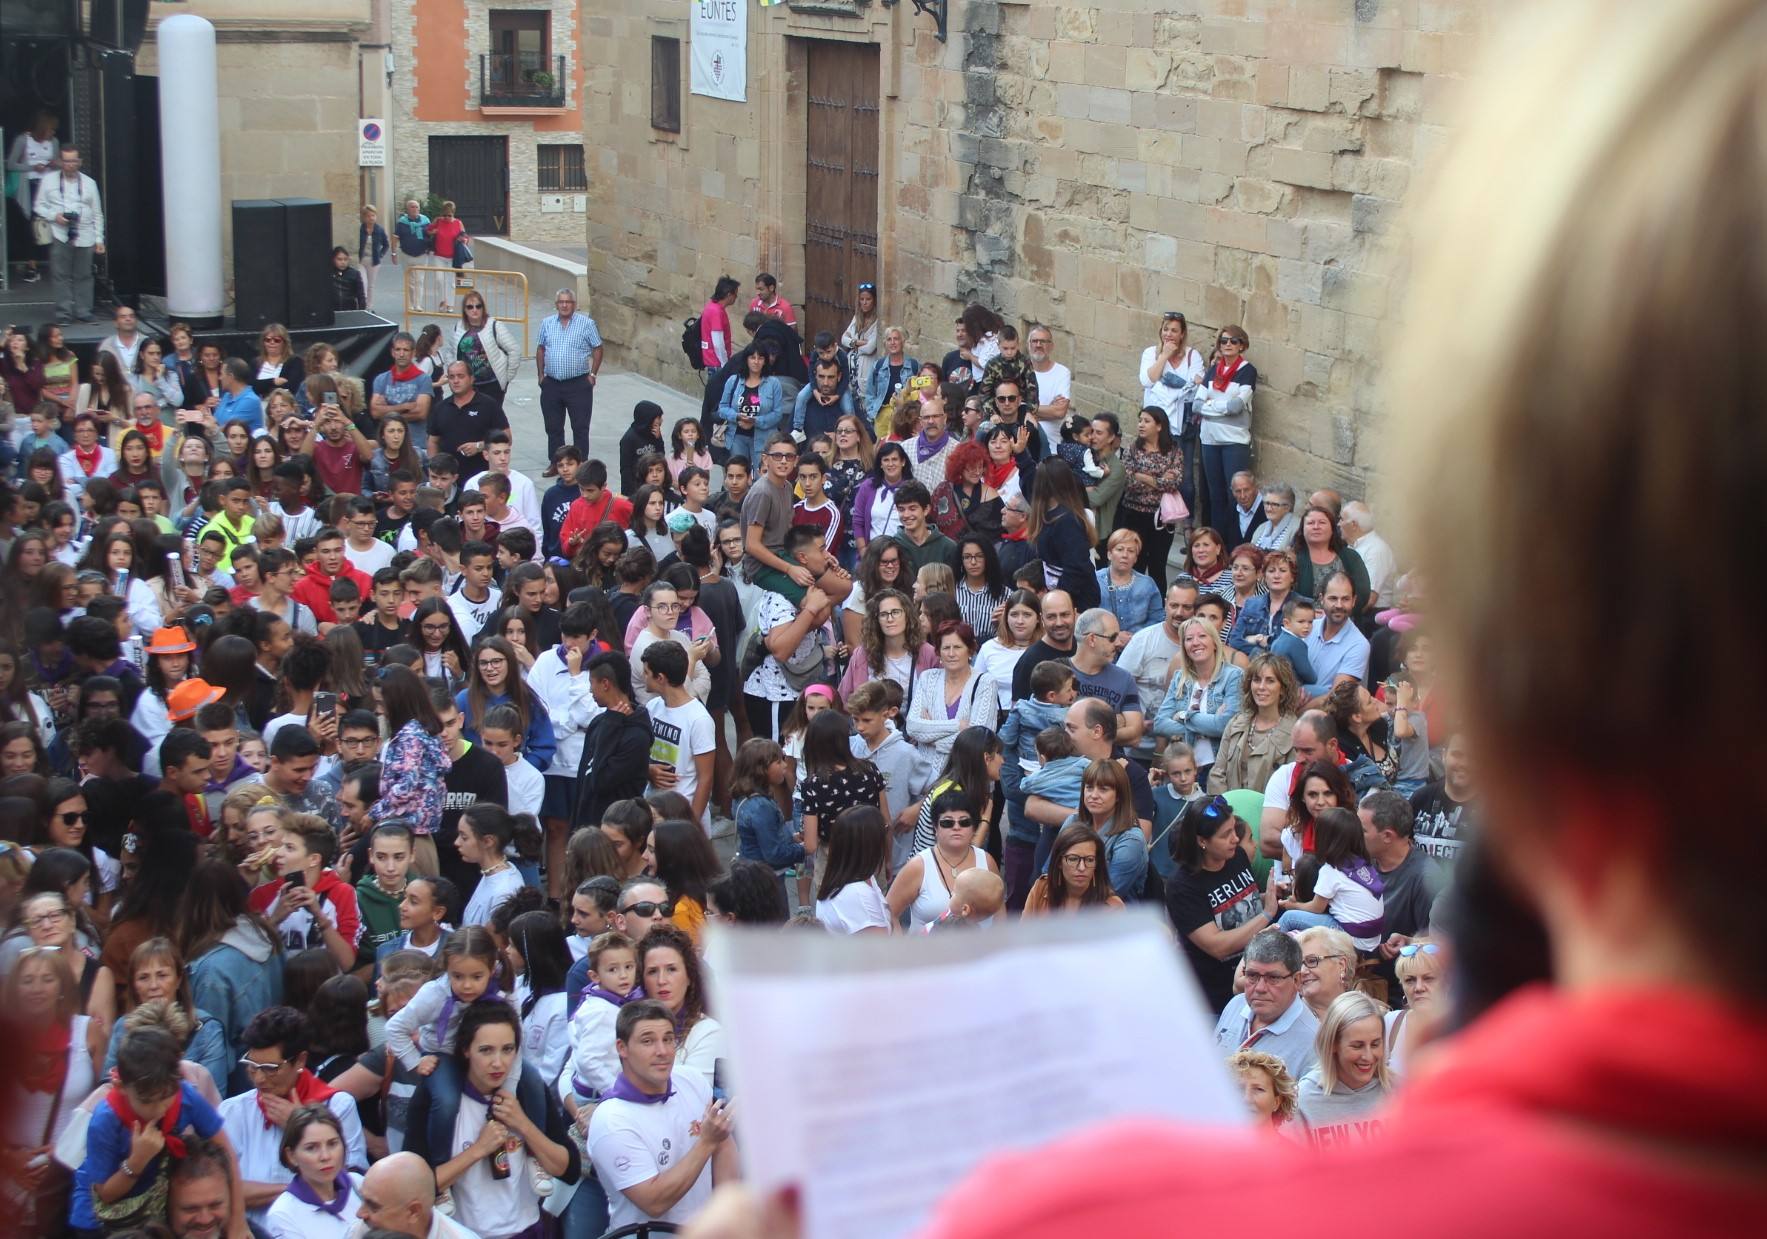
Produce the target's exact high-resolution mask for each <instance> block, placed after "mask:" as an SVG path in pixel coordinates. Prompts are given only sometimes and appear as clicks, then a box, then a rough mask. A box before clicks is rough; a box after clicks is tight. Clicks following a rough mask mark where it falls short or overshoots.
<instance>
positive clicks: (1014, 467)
mask: <svg viewBox="0 0 1767 1239" xmlns="http://www.w3.org/2000/svg"><path fill="white" fill-rule="evenodd" d="M1017 472H1018V461H1016V460H1011V459H1008V460H1006V461H1004V462H1003V463H1001V464H998V465H997V464H995V463H994V462H993V461H989V462H988V467H987V470H986V472H984V473H983V474H982V477H984V478H985V479H987V482H988V485H989V486H992V487H993V488H994V489H995V490H999V489H1000V488H1001V487H1002V486H1004V485H1006V479H1007V478H1009V477H1011V476H1012V475H1013V474H1015V473H1017Z"/></svg>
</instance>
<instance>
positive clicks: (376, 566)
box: [344, 538, 395, 609]
mask: <svg viewBox="0 0 1767 1239" xmlns="http://www.w3.org/2000/svg"><path fill="white" fill-rule="evenodd" d="M394 553H395V552H394V551H393V548H392V546H391V544H390V543H386V542H382V541H381V540H380V539H379V538H376V539H374V541H373V542H372V543H370V544H369V546H368V548H367V549H366V550H360V551H359V550H357V549H356V548H355V547H354V546H352V545H351V544H350V540H349V539H348V538H345V539H344V558H345V559H347V560H349V561H350V565H351V566H352V567H353V568H355V569H356V571H358V572H360V573H362V574H363V575H364V576H367V577H370V578H372V577H373V576H374V574H375V573H377V572H379V571H380V570H381V569H382V568H384V567H386V566H387V565H388V564H390V563H392V562H393V555H394ZM364 609H366V608H364Z"/></svg>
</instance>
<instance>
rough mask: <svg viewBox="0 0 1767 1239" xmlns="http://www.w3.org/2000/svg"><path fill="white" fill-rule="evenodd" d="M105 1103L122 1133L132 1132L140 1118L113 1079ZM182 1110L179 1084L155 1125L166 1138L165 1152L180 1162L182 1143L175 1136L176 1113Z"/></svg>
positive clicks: (182, 1155)
mask: <svg viewBox="0 0 1767 1239" xmlns="http://www.w3.org/2000/svg"><path fill="white" fill-rule="evenodd" d="M113 1076H114V1073H113ZM105 1102H106V1104H108V1105H109V1106H110V1109H111V1113H112V1114H114V1115H116V1116H117V1122H119V1123H121V1124H122V1125H123V1130H124V1131H134V1130H135V1124H137V1123H139V1122H141V1121H142V1119H141V1116H140V1115H139V1114H136V1113H135V1107H134V1106H131V1105H130V1104H129V1099H128V1098H127V1097H125V1096H124V1095H123V1089H122V1086H121V1085H119V1084H117V1083H116V1081H115V1079H114V1078H113V1079H112V1081H111V1090H110V1095H109V1096H107V1097H106V1098H105ZM183 1108H184V1086H183V1084H182V1083H180V1084H179V1086H178V1091H177V1092H176V1093H174V1094H172V1104H171V1105H170V1106H168V1107H167V1108H166V1112H165V1113H164V1114H162V1115H160V1120H159V1123H158V1124H157V1126H158V1127H159V1129H160V1135H162V1136H164V1137H165V1138H166V1152H168V1153H170V1154H171V1155H172V1156H173V1157H176V1158H179V1159H180V1160H182V1159H183V1157H184V1153H185V1149H184V1141H183V1140H182V1139H180V1138H179V1136H178V1135H177V1131H178V1112H179V1111H180V1110H182V1109H183Z"/></svg>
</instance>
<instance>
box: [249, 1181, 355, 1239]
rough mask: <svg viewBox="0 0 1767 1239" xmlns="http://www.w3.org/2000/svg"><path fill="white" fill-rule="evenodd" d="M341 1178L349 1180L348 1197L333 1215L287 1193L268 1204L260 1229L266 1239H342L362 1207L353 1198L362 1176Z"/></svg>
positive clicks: (353, 1223)
mask: <svg viewBox="0 0 1767 1239" xmlns="http://www.w3.org/2000/svg"><path fill="white" fill-rule="evenodd" d="M344 1177H345V1178H346V1179H348V1180H349V1184H350V1187H349V1194H348V1195H347V1196H346V1197H345V1198H344V1206H343V1208H342V1209H341V1210H340V1211H339V1212H337V1213H335V1214H332V1213H327V1212H326V1211H325V1210H324V1209H316V1208H314V1207H313V1206H312V1205H310V1204H308V1203H307V1202H306V1201H304V1200H301V1199H299V1198H297V1197H295V1196H294V1195H292V1194H291V1193H289V1192H284V1193H282V1195H280V1196H278V1197H277V1198H276V1199H275V1200H272V1201H271V1202H270V1208H269V1209H268V1210H267V1211H266V1212H265V1214H264V1229H265V1230H267V1231H269V1232H270V1239H344V1236H345V1235H348V1234H349V1233H350V1231H351V1230H352V1229H354V1227H355V1225H356V1211H357V1210H358V1209H360V1208H361V1207H362V1198H361V1197H359V1196H358V1195H356V1187H357V1185H358V1184H360V1183H361V1182H362V1176H360V1175H355V1174H349V1173H347V1172H346V1173H345V1175H344ZM291 1182H292V1180H291Z"/></svg>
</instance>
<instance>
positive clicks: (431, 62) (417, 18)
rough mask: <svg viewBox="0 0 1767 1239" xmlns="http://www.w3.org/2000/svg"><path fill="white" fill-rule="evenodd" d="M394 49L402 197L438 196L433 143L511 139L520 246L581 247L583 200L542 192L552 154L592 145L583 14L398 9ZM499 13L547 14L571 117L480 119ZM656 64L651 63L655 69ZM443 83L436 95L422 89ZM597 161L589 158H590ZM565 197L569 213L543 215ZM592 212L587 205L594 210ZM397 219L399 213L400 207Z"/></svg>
mask: <svg viewBox="0 0 1767 1239" xmlns="http://www.w3.org/2000/svg"><path fill="white" fill-rule="evenodd" d="M389 2H390V5H391V10H392V18H393V20H392V21H391V23H390V26H391V34H392V39H391V41H392V47H393V64H394V69H393V77H394V80H393V90H392V92H391V97H392V99H393V100H394V103H393V116H392V133H393V139H392V148H393V152H392V161H391V162H392V173H393V175H392V190H393V192H394V194H395V195H396V196H397V198H398V201H399V203H403V201H404V200H405V199H406V198H407V197H411V196H417V197H420V198H421V197H422V196H423V194H424V193H425V192H427V190H428V188H429V138H430V137H431V136H432V135H435V136H446V135H460V136H469V135H495V136H502V137H507V138H508V140H509V141H508V147H509V225H508V228H507V230H506V232H505V235H507V236H508V237H510V238H511V239H512V240H517V241H562V242H568V243H572V244H581V243H582V240H583V228H584V219H585V217H586V209H585V210H577V209H575V207H576V203H575V202H574V199H575V198H578V197H581V196H582V193H583V191H581V190H577V191H554V190H547V191H544V192H542V191H541V189H540V188H539V183H540V181H539V164H540V150H539V148H540V147H541V145H542V144H553V143H571V144H578V143H581V142H582V140H583V136H582V135H583V115H582V109H581V105H582V94H583V64H582V61H581V59H580V57H579V55H578V48H577V43H578V40H577V29H578V15H577V12H576V10H575V9H574V8H573V7H571V5H569V4H567V3H563V2H562V0H561V2H560V3H558V4H556V5H555V4H552V3H551V2H550V0H389ZM492 9H499V10H503V9H508V10H522V9H527V10H547V11H550V13H551V17H552V20H551V40H552V43H551V48H552V54H553V55H554V56H558V55H563V56H564V58H565V66H566V68H565V79H564V90H565V96H564V101H565V111H564V112H563V113H562V114H558V115H546V116H534V117H519V116H511V117H501V118H487V117H485V116H483V115H482V114H481V112H480V110H479V56H480V54H481V53H484V52H488V51H490V50H491V46H490V24H489V15H490V12H491V10H492ZM647 63H648V62H647ZM420 76H421V77H422V79H423V83H424V86H425V87H427V86H428V85H429V84H431V83H438V79H443V78H445V82H441V83H438V86H437V89H436V90H435V92H434V93H433V94H431V93H429V92H428V91H427V90H425V89H423V88H421V87H420V86H419V83H418V78H419V77H420ZM585 161H587V153H585ZM559 193H563V194H564V197H565V199H566V201H565V203H564V206H565V209H564V210H563V211H545V210H542V209H541V206H542V200H543V199H544V198H548V197H556V196H557V195H558V194H559ZM585 206H586V204H585ZM395 209H397V207H395Z"/></svg>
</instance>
